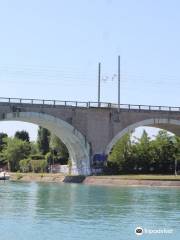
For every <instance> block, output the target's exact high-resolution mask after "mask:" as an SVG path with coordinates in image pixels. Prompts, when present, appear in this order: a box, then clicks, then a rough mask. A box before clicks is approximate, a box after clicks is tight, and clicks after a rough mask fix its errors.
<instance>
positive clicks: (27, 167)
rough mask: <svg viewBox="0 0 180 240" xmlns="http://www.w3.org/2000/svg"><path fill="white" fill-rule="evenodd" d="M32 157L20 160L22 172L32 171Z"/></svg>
mask: <svg viewBox="0 0 180 240" xmlns="http://www.w3.org/2000/svg"><path fill="white" fill-rule="evenodd" d="M30 161H31V160H30V159H22V160H20V162H19V166H20V170H21V171H22V172H30V171H31V164H30Z"/></svg>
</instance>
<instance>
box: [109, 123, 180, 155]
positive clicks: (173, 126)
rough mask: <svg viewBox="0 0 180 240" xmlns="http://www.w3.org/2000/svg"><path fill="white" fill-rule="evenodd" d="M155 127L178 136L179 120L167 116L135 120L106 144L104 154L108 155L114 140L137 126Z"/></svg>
mask: <svg viewBox="0 0 180 240" xmlns="http://www.w3.org/2000/svg"><path fill="white" fill-rule="evenodd" d="M146 126H147V127H156V128H161V129H164V130H167V131H169V132H172V133H174V134H176V135H178V136H180V120H175V119H167V118H161V119H159V118H151V119H146V120H143V121H140V122H136V123H134V124H131V125H129V126H127V127H126V128H124V129H123V130H122V131H120V132H119V133H118V134H116V135H115V136H114V137H113V139H112V140H111V142H110V143H109V144H108V145H107V147H106V149H105V154H106V155H108V154H109V153H110V151H111V149H112V148H113V146H114V145H115V144H116V142H117V141H118V140H119V139H120V138H122V137H123V136H124V135H125V134H126V133H131V132H132V131H134V130H135V129H136V128H138V127H146Z"/></svg>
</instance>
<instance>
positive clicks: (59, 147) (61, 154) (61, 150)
mask: <svg viewBox="0 0 180 240" xmlns="http://www.w3.org/2000/svg"><path fill="white" fill-rule="evenodd" d="M50 148H51V150H52V151H53V155H55V156H53V157H55V158H56V161H57V160H59V161H60V162H62V163H64V162H67V161H68V158H69V152H68V149H67V147H66V145H65V144H64V143H63V142H62V141H61V140H60V139H59V138H58V137H57V136H56V135H52V134H51V137H50Z"/></svg>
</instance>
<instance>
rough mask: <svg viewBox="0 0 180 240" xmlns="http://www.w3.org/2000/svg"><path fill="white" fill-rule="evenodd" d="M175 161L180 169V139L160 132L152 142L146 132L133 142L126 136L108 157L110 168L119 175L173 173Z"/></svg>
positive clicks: (162, 131)
mask: <svg viewBox="0 0 180 240" xmlns="http://www.w3.org/2000/svg"><path fill="white" fill-rule="evenodd" d="M175 161H177V167H180V138H178V137H176V136H171V135H169V134H168V133H167V132H166V131H164V130H161V131H159V133H158V135H157V136H156V138H155V139H153V140H151V139H150V138H149V137H148V134H147V133H146V131H144V132H143V134H142V136H141V138H139V139H136V141H133V142H132V141H131V139H130V135H128V134H127V135H125V136H124V137H123V138H122V139H120V140H119V141H118V142H117V143H116V145H115V146H114V148H113V150H112V152H111V154H110V156H109V157H108V166H109V167H112V166H113V167H114V169H116V170H117V171H118V172H119V173H120V172H122V173H163V174H167V173H173V172H174V171H175Z"/></svg>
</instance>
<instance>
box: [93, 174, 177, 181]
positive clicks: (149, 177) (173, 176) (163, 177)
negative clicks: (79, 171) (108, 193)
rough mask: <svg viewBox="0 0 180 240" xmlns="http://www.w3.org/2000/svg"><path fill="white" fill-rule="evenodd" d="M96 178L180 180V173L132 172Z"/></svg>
mask: <svg viewBox="0 0 180 240" xmlns="http://www.w3.org/2000/svg"><path fill="white" fill-rule="evenodd" d="M93 177H94V178H99V179H104V178H106V179H111V178H113V179H128V180H162V181H163V180H164V181H167V180H170V181H173V180H175V181H177V180H178V181H180V175H178V176H175V175H137V174H132V175H111V176H110V175H103V176H93Z"/></svg>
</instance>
